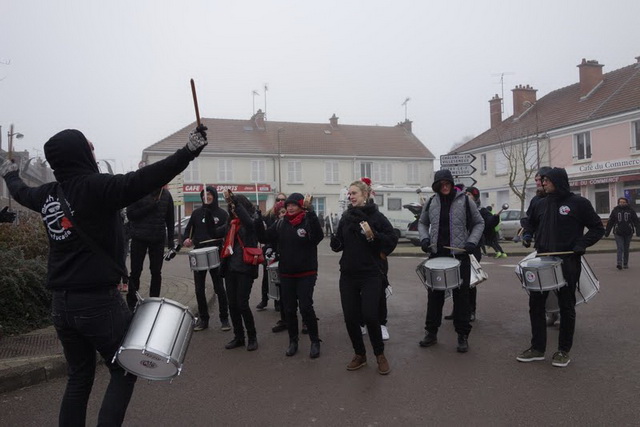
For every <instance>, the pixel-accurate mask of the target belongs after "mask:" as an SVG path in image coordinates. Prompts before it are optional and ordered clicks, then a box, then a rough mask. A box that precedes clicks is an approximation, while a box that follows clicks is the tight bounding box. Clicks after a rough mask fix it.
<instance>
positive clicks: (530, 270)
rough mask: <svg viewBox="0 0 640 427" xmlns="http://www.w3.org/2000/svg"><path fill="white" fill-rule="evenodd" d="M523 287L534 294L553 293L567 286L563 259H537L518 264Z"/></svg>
mask: <svg viewBox="0 0 640 427" xmlns="http://www.w3.org/2000/svg"><path fill="white" fill-rule="evenodd" d="M518 266H519V267H520V270H521V275H520V276H519V277H520V278H521V281H522V286H524V287H525V288H526V289H527V290H529V291H532V292H543V291H552V290H554V289H559V288H561V287H563V286H564V285H566V284H567V281H566V280H565V279H564V275H563V274H562V259H560V258H557V257H536V258H531V259H528V260H523V261H520V263H518Z"/></svg>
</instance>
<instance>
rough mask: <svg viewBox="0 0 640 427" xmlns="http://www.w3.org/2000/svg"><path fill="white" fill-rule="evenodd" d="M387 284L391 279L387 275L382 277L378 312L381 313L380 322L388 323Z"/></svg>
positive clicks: (382, 323)
mask: <svg viewBox="0 0 640 427" xmlns="http://www.w3.org/2000/svg"><path fill="white" fill-rule="evenodd" d="M387 286H389V281H388V280H387V278H386V277H383V278H382V286H381V287H380V303H379V304H378V313H379V314H380V324H381V325H385V326H386V325H387V314H388V310H387Z"/></svg>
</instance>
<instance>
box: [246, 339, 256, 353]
mask: <svg viewBox="0 0 640 427" xmlns="http://www.w3.org/2000/svg"><path fill="white" fill-rule="evenodd" d="M257 349H258V338H257V337H255V336H252V337H249V341H248V342H247V351H255V350H257Z"/></svg>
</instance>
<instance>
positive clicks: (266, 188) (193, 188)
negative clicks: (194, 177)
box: [183, 184, 271, 193]
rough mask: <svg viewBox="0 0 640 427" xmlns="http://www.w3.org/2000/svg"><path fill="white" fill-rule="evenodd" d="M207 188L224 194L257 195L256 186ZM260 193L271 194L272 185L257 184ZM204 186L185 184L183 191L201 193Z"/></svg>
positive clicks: (213, 185) (215, 186) (226, 185)
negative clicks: (229, 192) (226, 191)
mask: <svg viewBox="0 0 640 427" xmlns="http://www.w3.org/2000/svg"><path fill="white" fill-rule="evenodd" d="M204 185H206V186H207V187H214V188H215V189H216V191H217V192H218V193H222V191H224V190H231V191H232V192H234V193H255V192H256V184H204ZM257 186H258V190H257V191H258V193H270V192H271V185H269V184H257ZM202 188H203V184H184V186H183V190H184V192H185V193H200V192H201V191H202Z"/></svg>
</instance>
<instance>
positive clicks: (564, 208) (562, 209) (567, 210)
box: [558, 205, 571, 215]
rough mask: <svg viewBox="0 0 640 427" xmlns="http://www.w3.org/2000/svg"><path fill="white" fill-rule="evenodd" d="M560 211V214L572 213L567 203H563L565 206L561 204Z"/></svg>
mask: <svg viewBox="0 0 640 427" xmlns="http://www.w3.org/2000/svg"><path fill="white" fill-rule="evenodd" d="M558 212H559V213H560V215H569V214H570V213H571V208H570V207H569V206H567V205H563V206H560V209H558Z"/></svg>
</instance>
